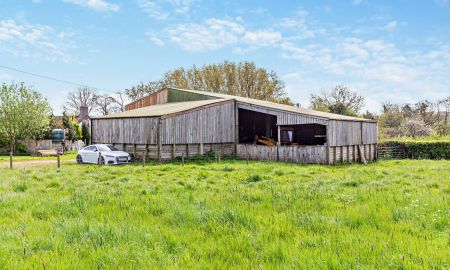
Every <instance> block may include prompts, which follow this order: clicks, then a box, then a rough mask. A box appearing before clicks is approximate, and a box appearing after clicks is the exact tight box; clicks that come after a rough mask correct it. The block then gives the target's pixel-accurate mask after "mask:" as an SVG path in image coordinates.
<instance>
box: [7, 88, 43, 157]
mask: <svg viewBox="0 0 450 270" xmlns="http://www.w3.org/2000/svg"><path fill="white" fill-rule="evenodd" d="M50 114H51V109H50V105H49V104H48V102H47V100H46V99H45V98H43V97H42V95H41V94H40V93H38V92H36V91H34V90H33V89H31V88H29V87H28V86H26V85H25V84H24V83H21V84H14V83H13V84H10V85H6V84H3V85H2V87H1V90H0V133H1V136H3V137H4V139H5V141H6V142H7V143H8V144H9V146H10V150H11V152H13V151H14V147H15V144H16V143H17V141H18V140H21V139H29V138H35V137H37V136H41V135H43V133H44V131H45V129H46V127H48V124H49V115H50Z"/></svg>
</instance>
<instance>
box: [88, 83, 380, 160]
mask: <svg viewBox="0 0 450 270" xmlns="http://www.w3.org/2000/svg"><path fill="white" fill-rule="evenodd" d="M91 136H92V143H108V144H113V145H115V146H116V147H117V148H119V149H121V150H125V151H128V152H130V153H133V154H134V155H135V156H136V157H138V158H143V157H145V158H146V159H154V160H158V161H163V160H170V159H174V158H177V157H181V156H185V157H192V156H196V155H202V154H205V153H207V152H210V151H214V152H215V153H216V154H217V155H221V156H236V157H239V158H244V159H255V160H274V161H285V162H297V163H328V164H330V163H337V162H352V161H353V162H357V161H366V160H374V159H376V156H377V155H376V151H377V150H376V149H377V143H378V140H377V123H376V121H373V120H368V119H361V118H356V117H350V116H343V115H337V114H331V113H325V112H319V111H314V110H309V109H304V108H299V107H295V106H289V105H283V104H278V103H273V102H268V101H262V100H256V99H250V98H244V97H238V96H232V95H225V94H218V93H212V92H206V91H195V90H185V89H177V88H164V89H161V90H159V91H157V92H155V93H153V94H151V95H149V96H146V97H144V98H142V99H140V100H137V101H135V102H133V103H130V104H128V105H127V106H126V110H125V111H124V112H121V113H116V114H112V115H107V116H101V117H94V118H92V119H91Z"/></svg>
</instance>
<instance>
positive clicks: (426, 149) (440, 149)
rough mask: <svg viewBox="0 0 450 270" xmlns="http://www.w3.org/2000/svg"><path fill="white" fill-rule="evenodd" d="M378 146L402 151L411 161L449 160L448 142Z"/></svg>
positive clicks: (399, 143)
mask: <svg viewBox="0 0 450 270" xmlns="http://www.w3.org/2000/svg"><path fill="white" fill-rule="evenodd" d="M379 146H390V147H397V148H401V149H404V151H405V153H406V157H407V158H412V159H450V141H386V142H382V143H380V144H379Z"/></svg>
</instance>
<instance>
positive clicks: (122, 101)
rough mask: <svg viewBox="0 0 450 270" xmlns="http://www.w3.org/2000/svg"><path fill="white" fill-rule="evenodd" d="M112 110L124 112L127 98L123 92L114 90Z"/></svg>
mask: <svg viewBox="0 0 450 270" xmlns="http://www.w3.org/2000/svg"><path fill="white" fill-rule="evenodd" d="M113 99H114V101H113V112H124V111H125V105H126V104H127V102H128V100H127V97H126V94H125V93H124V92H120V91H119V92H116V93H115V95H114V97H113Z"/></svg>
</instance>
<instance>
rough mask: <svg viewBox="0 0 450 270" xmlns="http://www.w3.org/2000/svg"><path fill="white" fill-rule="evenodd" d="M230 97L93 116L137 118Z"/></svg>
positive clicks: (101, 117) (180, 109)
mask: <svg viewBox="0 0 450 270" xmlns="http://www.w3.org/2000/svg"><path fill="white" fill-rule="evenodd" d="M226 100H230V99H210V100H198V101H186V102H174V103H164V104H157V105H152V106H148V107H142V108H139V109H134V110H129V111H124V112H120V113H115V114H111V115H105V116H98V117H92V119H108V118H135V117H157V116H163V115H168V114H173V113H179V112H184V111H188V110H191V109H195V108H199V107H202V106H206V105H210V104H214V103H219V102H224V101H226Z"/></svg>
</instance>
